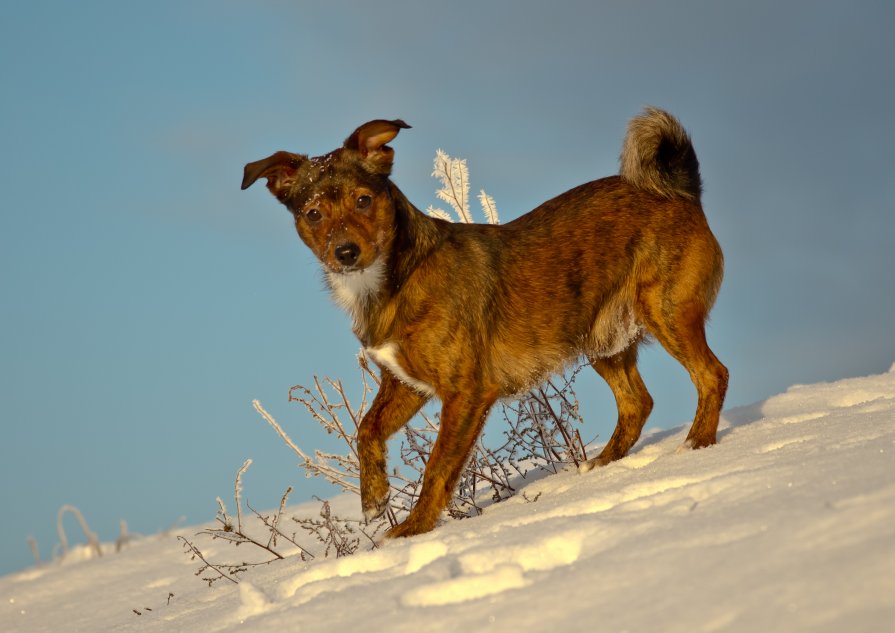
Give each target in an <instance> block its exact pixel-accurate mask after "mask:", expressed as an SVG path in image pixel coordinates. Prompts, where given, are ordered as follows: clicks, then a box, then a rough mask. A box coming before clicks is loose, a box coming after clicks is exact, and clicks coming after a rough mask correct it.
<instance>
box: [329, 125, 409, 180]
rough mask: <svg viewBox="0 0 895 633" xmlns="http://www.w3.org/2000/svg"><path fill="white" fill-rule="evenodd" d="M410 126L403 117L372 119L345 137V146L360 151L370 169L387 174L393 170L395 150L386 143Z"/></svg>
mask: <svg viewBox="0 0 895 633" xmlns="http://www.w3.org/2000/svg"><path fill="white" fill-rule="evenodd" d="M408 128H410V126H409V125H407V124H406V123H404V121H402V120H401V119H395V120H394V121H386V120H384V119H377V120H375V121H370V122H368V123H364V124H363V125H362V126H360V127H359V128H357V129H356V130H354V132H352V133H351V136H349V137H348V138H347V139H345V144H344V147H345V149H348V150H354V151H356V152H359V153H360V155H361V157H362V158H363V159H364V162H365V163H366V165H367V167H368V168H369V169H370V171H373V172H374V173H379V174H384V175H386V176H387V175H388V174H390V173H391V171H392V162H393V161H394V158H395V150H393V149H392V148H391V147H389V146H387V145H386V143H388V142H389V141H390V140H392V139H393V138H395V137H396V136H397V135H398V132H400V131H401V130H402V129H403V130H406V129H408Z"/></svg>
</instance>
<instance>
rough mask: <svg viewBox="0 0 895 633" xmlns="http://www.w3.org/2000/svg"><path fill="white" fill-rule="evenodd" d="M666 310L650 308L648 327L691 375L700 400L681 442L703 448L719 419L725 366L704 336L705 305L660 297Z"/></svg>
mask: <svg viewBox="0 0 895 633" xmlns="http://www.w3.org/2000/svg"><path fill="white" fill-rule="evenodd" d="M653 305H664V306H667V309H666V311H665V312H660V311H658V310H655V311H651V312H650V314H649V316H648V321H647V324H646V325H647V328H648V329H649V330H650V331H651V332H652V333H653V335H654V336H655V337H656V339H658V341H659V342H660V343H661V344H662V347H664V348H665V349H666V350H667V351H668V353H669V354H671V355H672V356H673V357H674V358H675V359H676V360H677V361H678V362H679V363H680V364H681V365H683V366H684V368H685V369H686V370H687V372H688V373H689V374H690V380H692V381H693V384H694V385H695V386H696V392H697V394H698V397H699V400H698V404H697V406H696V415H695V417H694V419H693V425H692V426H691V427H690V432H689V433H688V434H687V439H686V441H685V443H684V446H685V447H688V448H704V447H706V446H711V445H712V444H714V443H715V442H716V434H717V430H718V419H719V417H720V415H721V406H722V405H723V404H724V396H725V394H726V393H727V380H728V372H727V368H726V367H725V366H724V365H722V364H721V361H719V360H718V358H717V357H716V356H715V354H714V353H713V352H712V350H711V349H709V346H708V343H707V342H706V339H705V320H706V316H707V315H706V307H705V306H704V305H703V304H701V303H700V302H699V301H698V300H696V299H692V300H690V301H674V300H667V299H665V300H664V301H663V300H659V301H654V302H653Z"/></svg>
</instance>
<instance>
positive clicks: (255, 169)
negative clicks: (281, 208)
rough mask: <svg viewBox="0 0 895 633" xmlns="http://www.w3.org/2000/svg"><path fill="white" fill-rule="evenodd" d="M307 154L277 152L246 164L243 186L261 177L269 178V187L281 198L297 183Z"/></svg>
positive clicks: (246, 187) (251, 183)
mask: <svg viewBox="0 0 895 633" xmlns="http://www.w3.org/2000/svg"><path fill="white" fill-rule="evenodd" d="M306 160H307V156H300V155H298V154H293V153H291V152H277V153H276V154H273V155H271V156H268V157H267V158H263V159H261V160H257V161H255V162H254V163H249V164H248V165H246V166H245V171H243V175H242V188H243V189H248V188H249V187H251V186H252V185H253V184H254V182H255V181H256V180H258V179H259V178H267V188H268V189H270V192H271V193H272V194H273V195H274V196H276V197H277V198H280V196H281V194H283V193H285V192H286V191H287V190H288V189H290V188H291V187H292V185H293V184H294V183H295V175H296V173H297V172H298V168H299V167H301V164H302V163H303V162H304V161H306Z"/></svg>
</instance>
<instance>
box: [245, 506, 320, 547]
mask: <svg viewBox="0 0 895 633" xmlns="http://www.w3.org/2000/svg"><path fill="white" fill-rule="evenodd" d="M246 506H248V508H249V510H251V511H252V512H253V513H254V514H255V516H257V517H258V519H260V520H261V522H262V523H263V524H264V526H265V527H266V528H267V529H268V530H270V540H269V541H268V542H267V546H266V547H264V549H266V550H267V551H269V552H272V553H276V552H274V550H273V549H271V548H272V547H275V546H276V540H275V537H277V536H280V537H282V538H284V539H286V540H287V541H289V542H290V543H292V544H293V545H294V546H295V547H297V548H298V549H299V551H301V554H302V558H304V557H306V556H307V557H308V558H315V556H314V555H313V554H312V553H311V552H309V551H308V550H306V549H305V548H304V547H302V546H301V545H299V544H298V542H296V540H295V539H294V538H293V537H291V536H289V535H288V534H286V533H285V532H283V531H282V530H280V528H279V523H280V518H281V516H282V513H283V507H282V506H280V510H279V512H277V514H276V516H275V517H274V518H273V520H270V519H269V518H268V517H266V516H264V515H263V514H261V513H260V512H258V511H257V510H256V509H255V508H253V507H252V506H250V505H249V504H248V502H246ZM280 558H283V556H280Z"/></svg>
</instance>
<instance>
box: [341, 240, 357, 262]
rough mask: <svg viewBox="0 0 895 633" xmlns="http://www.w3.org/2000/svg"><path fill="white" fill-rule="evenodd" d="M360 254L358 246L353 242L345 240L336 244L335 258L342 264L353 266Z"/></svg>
mask: <svg viewBox="0 0 895 633" xmlns="http://www.w3.org/2000/svg"><path fill="white" fill-rule="evenodd" d="M359 255H360V246H358V245H357V244H355V243H354V242H345V243H344V244H339V245H338V246H336V259H337V260H339V263H340V264H342V265H343V266H354V264H355V263H356V262H357V258H358V256H359Z"/></svg>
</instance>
